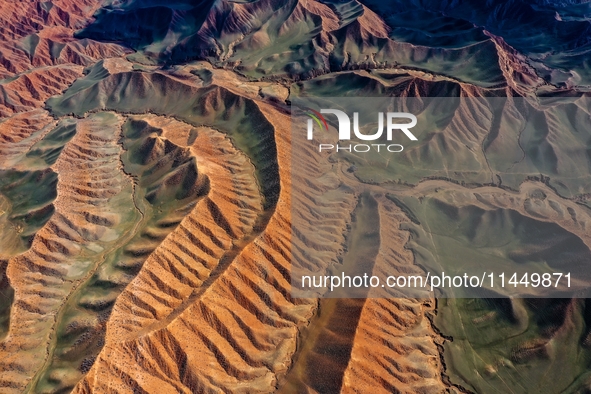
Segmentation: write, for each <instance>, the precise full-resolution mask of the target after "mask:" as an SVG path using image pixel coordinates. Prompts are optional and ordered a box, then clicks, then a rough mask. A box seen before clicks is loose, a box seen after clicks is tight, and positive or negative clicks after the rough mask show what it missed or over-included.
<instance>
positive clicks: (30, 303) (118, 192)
mask: <svg viewBox="0 0 591 394" xmlns="http://www.w3.org/2000/svg"><path fill="white" fill-rule="evenodd" d="M118 123H119V119H118V118H117V117H116V116H114V115H106V116H98V115H97V116H92V117H89V118H88V119H86V120H83V121H80V122H79V123H78V126H77V134H76V136H75V137H74V138H73V139H72V140H71V141H70V143H69V144H68V145H67V146H66V147H65V149H64V151H63V152H62V155H61V156H60V157H59V159H58V160H57V161H56V163H55V164H54V165H53V167H52V168H53V169H54V171H55V172H57V173H58V176H59V182H58V186H57V198H56V199H55V202H54V205H55V213H54V214H53V216H52V217H51V219H50V220H49V222H48V223H47V224H46V225H45V226H44V227H43V228H42V229H41V230H39V232H38V233H37V234H36V236H35V238H34V240H33V243H32V245H31V248H30V249H29V250H28V251H27V252H25V253H23V254H21V255H19V256H17V257H14V258H12V259H10V260H9V262H8V268H7V273H8V277H9V279H10V283H11V284H12V286H13V287H14V289H15V302H14V305H13V306H12V310H11V313H10V315H11V321H10V330H9V335H8V336H7V337H6V339H5V340H4V341H3V342H2V344H1V347H0V348H1V353H2V360H1V361H0V365H2V367H1V370H2V372H1V376H2V378H1V380H0V382H1V383H0V384H1V385H2V387H3V390H6V392H15V393H16V392H22V391H23V389H24V388H25V387H26V386H27V384H28V383H29V381H30V379H31V378H32V377H33V375H34V374H35V372H36V371H37V370H38V369H39V368H40V367H41V366H42V365H43V363H44V362H45V361H46V354H47V351H48V349H49V347H50V344H51V343H52V341H53V340H54V330H55V324H56V321H57V316H58V312H59V309H60V307H61V306H62V305H63V303H64V302H65V300H66V299H67V298H68V296H69V294H70V293H71V292H72V290H73V289H74V288H75V287H76V286H77V285H78V283H79V282H80V280H81V279H83V278H84V277H85V275H86V274H87V272H88V271H89V270H91V269H92V268H93V267H94V264H96V261H100V258H101V255H102V254H103V253H104V250H105V249H106V248H108V247H110V246H111V244H112V242H113V241H114V240H115V239H117V238H118V236H119V235H120V234H121V233H123V232H125V231H127V230H128V226H130V225H132V224H133V223H134V222H135V221H136V220H137V216H136V214H135V212H133V211H131V212H130V211H129V210H128V209H127V208H124V209H122V208H121V207H122V206H123V205H125V204H130V203H131V181H130V180H129V179H128V178H127V177H126V176H125V175H124V174H123V172H122V170H121V167H120V164H119V163H120V162H119V155H120V154H121V148H120V146H119V145H118V144H117V134H116V133H115V132H112V131H113V130H114V129H116V128H117V127H118ZM109 131H111V132H109ZM42 349H45V351H43V350H42ZM44 354H45V357H44Z"/></svg>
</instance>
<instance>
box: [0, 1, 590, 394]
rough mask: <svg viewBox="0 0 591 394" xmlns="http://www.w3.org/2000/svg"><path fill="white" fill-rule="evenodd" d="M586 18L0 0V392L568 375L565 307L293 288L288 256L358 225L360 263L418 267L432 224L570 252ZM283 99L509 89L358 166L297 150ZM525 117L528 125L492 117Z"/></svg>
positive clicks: (568, 307) (506, 6)
mask: <svg viewBox="0 0 591 394" xmlns="http://www.w3.org/2000/svg"><path fill="white" fill-rule="evenodd" d="M587 11H588V10H587V8H586V6H585V5H584V4H566V3H564V4H563V3H554V2H550V1H545V2H541V1H538V2H533V1H532V2H525V3H524V2H501V1H498V2H494V1H489V2H486V4H480V3H477V2H472V3H471V4H470V3H467V2H463V1H453V2H451V1H450V2H424V1H423V2H418V1H417V2H415V1H411V2H397V1H392V2H388V3H387V4H384V2H378V1H373V0H366V1H359V2H358V1H328V0H322V1H314V0H302V1H296V0H286V1H283V0H281V1H280V0H260V1H226V0H224V1H209V0H204V1H198V2H195V1H182V0H171V1H158V0H145V1H139V0H127V1H106V2H98V1H85V2H80V1H77V2H74V1H70V2H68V1H66V0H63V1H54V2H43V1H36V0H35V1H30V2H26V3H14V2H5V3H3V4H2V5H0V37H1V38H2V40H1V43H0V91H1V94H0V116H1V117H2V118H1V119H0V238H1V239H0V294H1V295H2V299H3V300H4V301H2V302H1V303H0V387H1V389H0V391H2V392H6V393H21V392H43V393H45V392H47V393H54V392H55V393H57V392H60V393H61V392H77V393H90V392H93V393H103V392H104V393H107V392H108V393H111V392H117V393H119V392H120V393H132V392H139V393H179V392H183V393H195V392H220V391H223V392H273V391H280V392H286V393H287V392H336V391H343V392H365V391H370V390H371V391H376V392H416V393H425V392H430V393H439V392H445V391H446V390H447V391H448V392H465V391H469V390H472V391H475V392H498V391H504V390H509V389H510V390H511V391H512V392H527V390H528V387H536V388H537V389H539V390H543V389H544V388H548V390H550V392H560V391H561V390H566V389H567V388H568V389H569V390H570V389H572V390H573V391H577V390H579V389H581V390H582V388H583V387H587V386H588V384H589V376H588V374H589V373H588V372H587V371H588V369H589V368H588V367H589V365H588V360H589V350H588V345H589V343H588V342H589V339H588V337H589V333H588V327H587V326H588V324H587V323H588V320H589V316H588V315H589V308H587V304H586V302H585V301H583V300H576V299H574V300H571V299H565V300H562V301H552V300H547V301H544V302H533V301H524V300H502V301H498V302H496V301H494V302H493V301H475V300H472V301H469V300H456V301H445V302H442V301H441V300H435V299H426V300H422V299H399V298H394V299H379V298H375V299H374V298H368V299H360V300H349V299H343V300H334V299H331V300H317V299H298V298H293V297H292V295H291V287H290V286H291V283H290V282H291V273H290V272H291V271H290V270H291V264H292V260H293V259H294V258H298V259H308V260H309V264H310V265H311V266H314V267H315V269H316V270H317V271H318V272H319V273H322V274H323V273H325V272H327V270H330V269H331V268H332V267H335V266H338V265H341V264H343V262H344V261H346V259H347V258H349V257H347V256H348V254H347V253H348V251H349V249H350V245H351V242H353V241H352V240H355V239H357V238H356V237H361V236H362V235H363V234H366V233H367V234H369V233H371V234H372V237H373V238H372V240H373V241H375V245H373V246H372V248H370V249H371V251H370V253H368V255H371V258H372V259H374V260H375V265H374V269H375V272H378V271H380V272H382V271H383V272H386V271H388V272H408V271H412V272H415V271H416V272H420V271H421V269H422V268H421V267H422V266H423V265H421V264H420V263H421V259H425V258H427V257H428V256H429V255H433V254H435V253H437V251H436V249H434V248H435V245H436V243H437V242H438V240H439V238H438V237H442V236H449V237H451V238H452V239H453V242H455V244H454V245H456V244H457V245H458V246H457V249H454V250H456V252H457V254H461V253H463V255H470V256H472V257H474V259H476V260H478V259H485V258H487V257H486V250H485V249H486V247H490V245H496V246H495V247H496V248H497V249H498V250H502V253H505V254H506V256H509V257H508V258H515V259H519V258H521V259H524V260H528V259H529V260H534V259H536V258H538V257H539V258H542V257H540V256H543V258H545V259H546V260H547V261H548V262H550V263H554V262H556V261H559V260H561V259H562V258H563V257H564V256H562V255H561V253H560V250H562V249H561V248H564V247H565V245H567V246H568V249H569V253H570V254H569V256H570V257H569V258H572V259H575V260H576V259H579V260H580V261H581V262H584V261H587V260H588V257H589V247H591V238H590V236H589V234H588V231H587V229H588V227H589V223H590V220H591V217H590V214H589V208H588V207H589V196H591V190H589V188H590V187H589V185H590V184H591V182H589V177H590V176H589V169H590V168H591V164H590V163H591V156H590V155H589V151H590V150H589V149H590V148H589V145H590V144H591V142H590V141H591V139H590V138H589V133H588V132H587V129H588V127H587V125H588V120H589V110H588V106H587V101H586V100H585V99H586V95H587V93H586V90H587V85H588V84H589V83H588V80H589V78H591V77H590V76H589V71H588V68H589V67H588V64H587V60H586V52H587V46H588V35H589V34H588V21H587V19H588V17H587V15H589V13H588V12H587ZM298 96H302V97H303V96H308V97H321V96H348V97H364V96H387V97H390V96H395V97H404V98H417V99H421V98H425V97H455V98H458V97H462V98H490V97H508V98H509V99H508V100H507V101H506V103H505V105H504V107H502V108H501V109H500V110H499V109H498V108H492V107H488V106H486V105H481V106H469V105H457V106H455V107H453V106H451V107H453V108H451V107H446V111H449V113H446V116H445V117H444V116H443V115H441V114H439V115H441V118H442V119H443V118H445V119H443V120H441V122H439V123H438V125H439V127H440V130H439V132H437V133H436V132H433V133H432V134H430V135H429V136H428V137H429V138H425V139H424V140H423V141H421V143H420V144H419V145H418V147H417V148H416V149H414V150H409V151H408V152H405V153H404V154H402V155H400V156H399V157H398V158H397V159H396V160H392V161H391V160H387V161H385V162H384V163H383V167H384V171H383V172H381V173H380V174H379V177H376V176H374V175H370V174H368V173H366V172H364V163H363V161H362V160H360V159H359V158H358V157H348V158H347V159H346V160H344V161H343V160H337V161H335V160H334V159H335V158H334V157H329V155H326V154H323V153H320V152H310V154H309V155H306V157H294V155H293V154H292V153H293V152H294V151H296V152H297V151H298V149H297V147H298V146H297V144H299V143H300V142H299V141H293V140H292V136H291V128H290V127H291V126H290V116H289V115H290V114H289V111H290V108H289V105H288V100H289V99H290V98H293V97H298ZM557 97H569V99H570V100H571V103H570V104H569V105H570V107H569V108H570V110H569V112H568V113H569V116H568V117H567V118H562V117H560V116H558V115H557V113H556V111H554V110H553V107H552V105H553V104H552V103H553V100H555V99H556V98H557ZM519 100H521V101H519ZM544 100H545V101H544ZM458 102H459V101H458ZM518 103H519V104H518ZM523 103H525V104H523ZM524 106H525V107H524ZM524 108H525V110H527V111H528V112H531V113H534V112H535V113H539V114H540V117H541V118H543V119H544V121H543V122H542V123H541V124H540V127H538V128H535V129H523V130H522V129H519V128H517V129H519V131H515V130H516V128H512V127H509V126H507V125H516V124H521V123H520V122H521V121H522V119H521V118H520V113H521V112H520V111H524ZM439 115H438V116H439ZM503 125H505V126H503ZM294 160H296V161H298V160H299V161H298V163H299V165H298V166H297V171H292V170H293V169H292V164H293V163H294ZM302 163H303V164H302ZM349 170H350V171H349ZM327 174H328V175H327ZM360 182H361V183H364V184H367V185H372V186H371V187H372V188H373V189H372V194H371V196H369V197H368V196H365V195H362V194H361V193H358V190H357V189H356V186H355V185H356V184H359V183H360ZM394 184H395V185H399V186H396V187H394V188H392V187H390V186H391V185H394ZM293 190H298V193H293ZM302 191H304V192H302ZM293 207H297V209H293ZM360 210H366V211H363V212H369V213H368V215H369V216H368V217H370V218H371V221H370V222H369V223H367V222H364V221H363V220H359V217H361V216H363V215H361V214H359V212H360ZM364 215H365V213H364ZM296 220H297V221H298V223H305V225H304V226H303V227H300V228H298V229H297V231H292V223H293V222H294V221H296ZM452 222H453V223H454V226H455V227H453V228H454V230H453V231H447V230H446V227H445V226H446V225H449V226H451V224H450V223H452ZM429 223H432V224H433V225H432V226H431V225H426V224H429ZM458 223H459V224H458ZM437 226H443V227H437ZM532 229H533V230H532ZM537 229H542V230H543V231H542V230H540V232H539V233H538V232H536V231H538V230H537ZM534 230H535V231H534ZM509 233H511V234H513V233H514V234H516V239H517V241H516V243H511V242H505V241H506V239H505V238H503V237H502V236H501V235H499V234H509ZM531 233H535V234H537V236H538V239H539V240H541V241H540V242H541V243H543V245H542V244H541V243H535V242H532V241H531V240H530V238H528V236H529V235H530V234H531ZM360 234H361V235H360ZM442 234H443V235H442ZM542 241H543V242H542ZM507 245H509V246H507ZM503 248H505V249H503ZM368 250H369V249H368ZM471 253H472V254H471ZM506 256H505V257H506ZM561 256H562V257H561ZM529 260H528V261H529ZM404 270H406V271H404ZM483 338H492V339H490V340H486V339H483ZM464 353H466V354H469V355H470V359H469V360H466V358H465V357H463V356H462V354H464ZM556 365H560V366H561V367H560V368H553V367H552V366H556ZM549 371H550V372H549ZM522 380H523V381H525V382H528V383H527V384H524V383H523V382H522ZM537 389H536V390H537Z"/></svg>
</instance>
